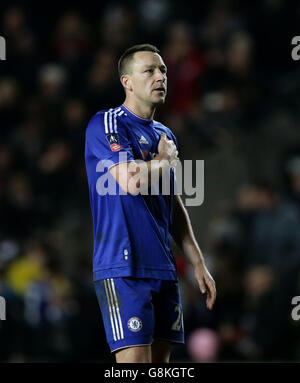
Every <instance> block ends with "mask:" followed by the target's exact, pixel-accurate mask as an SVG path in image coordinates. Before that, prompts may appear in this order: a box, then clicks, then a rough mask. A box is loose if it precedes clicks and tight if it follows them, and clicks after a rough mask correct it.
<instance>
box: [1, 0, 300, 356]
mask: <svg viewBox="0 0 300 383" xmlns="http://www.w3.org/2000/svg"><path fill="white" fill-rule="evenodd" d="M0 12H1V13H0V15H1V20H0V35H1V36H4V37H5V39H6V48H7V52H6V57H7V60H6V61H1V62H0V212H1V222H0V296H3V297H4V298H5V299H6V308H7V309H6V314H7V319H6V320H5V321H0V361H13V362H15V361H19V362H32V361H112V360H113V358H112V356H111V355H110V352H109V349H108V346H107V344H106V340H105V334H104V329H103V325H102V320H101V316H100V310H99V308H98V303H97V299H96V295H95V293H94V290H93V284H92V251H93V237H92V217H91V213H90V207H89V196H88V186H87V180H86V173H85V164H84V137H85V128H86V126H87V123H88V121H89V119H90V118H91V116H92V115H93V114H95V113H96V112H97V111H98V110H101V109H105V108H109V107H116V106H118V105H120V104H121V103H122V102H123V100H124V93H123V90H122V87H121V85H120V82H119V79H118V75H117V61H118V58H119V56H120V55H121V54H122V53H123V51H124V50H125V49H127V48H128V47H129V46H131V45H133V44H137V43H145V42H148V43H151V44H154V45H156V46H157V47H158V48H159V49H160V50H161V55H162V57H163V59H164V61H165V63H166V64H167V67H168V96H167V102H166V104H165V105H164V106H163V107H162V108H161V109H160V110H159V111H157V114H156V117H155V119H157V120H159V121H161V122H163V123H164V124H166V125H167V126H168V127H169V128H170V129H171V130H172V131H173V132H174V134H175V135H176V136H177V139H178V141H179V146H180V158H181V159H202V160H204V163H205V199H204V203H203V204H202V205H201V206H199V207H193V208H188V210H189V213H190V216H191V220H192V224H193V227H194V232H195V236H196V238H197V240H198V242H199V244H200V247H201V249H202V251H203V253H204V256H205V259H206V262H207V266H208V268H209V270H211V273H212V275H213V277H214V279H215V280H216V284H217V292H218V296H217V302H216V306H215V308H214V310H213V311H211V312H210V311H209V310H207V309H206V307H205V299H204V297H203V296H202V295H201V293H200V290H199V288H198V286H197V285H196V282H195V279H194V276H193V270H192V268H191V266H190V265H189V264H188V263H187V261H186V260H185V259H184V257H183V255H182V254H181V252H180V250H179V249H177V248H176V246H174V253H175V255H176V261H177V265H178V273H179V278H180V285H181V291H182V298H183V305H184V327H185V334H186V345H185V346H179V345H178V346H176V347H175V348H174V352H173V355H172V361H194V362H206V361H209V362H213V361H298V360H299V358H300V331H299V330H300V321H299V322H297V321H294V320H293V319H292V317H291V310H292V308H293V306H292V305H291V301H292V298H293V297H294V296H296V295H300V129H299V123H300V113H299V110H300V108H299V107H300V99H299V97H298V95H299V94H300V93H299V92H300V66H299V65H300V64H299V63H295V62H293V60H292V59H291V55H290V51H291V44H290V42H291V39H292V37H293V36H294V35H297V34H298V35H299V34H300V33H299V31H298V33H297V25H299V21H300V2H299V1H297V0H293V1H289V2H284V1H283V0H262V1H251V2H250V1H246V2H238V1H233V0H231V1H230V0H228V1H225V0H224V1H217V0H213V1H209V2H201V3H200V4H198V8H197V10H196V9H195V8H194V7H193V6H187V4H186V3H184V2H182V1H179V0H177V1H171V0H139V1H138V0H136V1H130V0H127V1H123V2H117V1H107V2H102V3H97V4H96V5H90V6H89V7H86V8H85V7H83V6H82V7H76V6H67V5H62V4H61V5H60V6H54V5H52V6H51V8H50V7H49V8H48V7H45V6H44V5H43V4H40V5H35V6H34V7H31V6H27V5H25V4H24V3H20V4H15V5H13V4H11V3H10V4H5V2H3V3H1V5H0Z"/></svg>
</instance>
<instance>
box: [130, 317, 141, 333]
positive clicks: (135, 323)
mask: <svg viewBox="0 0 300 383" xmlns="http://www.w3.org/2000/svg"><path fill="white" fill-rule="evenodd" d="M127 327H128V328H129V330H130V331H133V332H137V331H140V329H141V328H142V327H143V324H142V321H141V320H140V318H138V317H132V318H130V319H129V321H128V322H127Z"/></svg>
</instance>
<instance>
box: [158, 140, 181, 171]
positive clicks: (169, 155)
mask: <svg viewBox="0 0 300 383" xmlns="http://www.w3.org/2000/svg"><path fill="white" fill-rule="evenodd" d="M158 154H159V156H160V157H161V158H162V159H166V160H168V161H169V163H170V165H171V166H173V165H175V164H176V163H177V161H179V158H178V151H177V148H176V145H175V144H174V141H172V140H168V139H167V136H166V133H163V134H162V135H161V136H160V140H159V143H158Z"/></svg>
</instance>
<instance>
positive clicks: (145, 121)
mask: <svg viewBox="0 0 300 383" xmlns="http://www.w3.org/2000/svg"><path fill="white" fill-rule="evenodd" d="M121 109H122V110H123V111H124V114H125V115H127V116H129V117H130V118H131V119H132V120H134V121H136V122H139V123H140V124H144V125H150V124H151V123H152V122H153V120H150V118H143V117H139V116H137V115H136V114H134V113H133V112H132V111H131V110H129V109H127V108H126V106H124V105H123V104H122V105H121Z"/></svg>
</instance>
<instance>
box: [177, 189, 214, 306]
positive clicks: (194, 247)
mask: <svg viewBox="0 0 300 383" xmlns="http://www.w3.org/2000/svg"><path fill="white" fill-rule="evenodd" d="M171 234H172V237H173V239H174V241H175V242H176V244H177V245H178V247H179V248H180V249H181V250H182V251H183V253H184V255H185V256H186V257H187V258H188V259H189V261H190V262H191V264H192V265H193V267H194V273H195V278H196V280H197V281H198V284H199V287H200V290H201V292H202V293H203V294H204V293H205V292H207V299H206V305H207V307H208V308H209V309H210V310H211V309H212V308H213V305H214V303H215V300H216V294H217V292H216V284H215V281H214V279H213V277H212V276H211V275H210V273H209V271H208V270H207V268H206V266H205V261H204V258H203V255H202V252H201V250H200V248H199V246H198V243H197V241H196V239H195V236H194V233H193V229H192V225H191V221H190V218H189V215H188V212H187V210H186V208H185V207H184V205H183V202H182V200H181V198H180V196H179V195H174V205H173V226H172V233H171Z"/></svg>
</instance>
